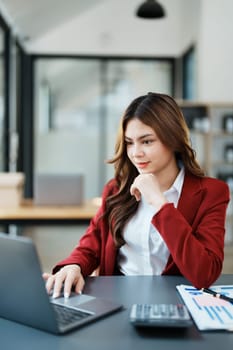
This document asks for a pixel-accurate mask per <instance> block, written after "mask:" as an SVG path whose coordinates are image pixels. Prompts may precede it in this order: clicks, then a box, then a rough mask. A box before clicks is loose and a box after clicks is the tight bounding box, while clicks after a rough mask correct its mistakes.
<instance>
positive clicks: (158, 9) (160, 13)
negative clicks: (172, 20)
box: [136, 0, 165, 18]
mask: <svg viewBox="0 0 233 350" xmlns="http://www.w3.org/2000/svg"><path fill="white" fill-rule="evenodd" d="M136 15H137V16H138V17H141V18H162V17H164V16H165V11H164V9H163V7H162V6H161V5H160V4H159V3H158V2H157V1H155V0H146V1H144V2H143V3H142V4H141V5H140V6H139V7H138V9H137V12H136Z"/></svg>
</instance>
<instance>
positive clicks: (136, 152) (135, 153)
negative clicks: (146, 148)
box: [132, 144, 143, 157]
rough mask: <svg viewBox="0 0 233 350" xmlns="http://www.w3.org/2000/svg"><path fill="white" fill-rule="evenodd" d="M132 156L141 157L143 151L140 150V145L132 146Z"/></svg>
mask: <svg viewBox="0 0 233 350" xmlns="http://www.w3.org/2000/svg"><path fill="white" fill-rule="evenodd" d="M132 155H133V156H134V157H139V156H141V155H143V149H142V147H141V145H137V144H135V145H134V146H133V149H132Z"/></svg>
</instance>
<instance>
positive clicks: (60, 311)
mask: <svg viewBox="0 0 233 350" xmlns="http://www.w3.org/2000/svg"><path fill="white" fill-rule="evenodd" d="M52 305H53V308H54V311H55V315H56V319H57V321H58V324H60V325H61V326H66V325H69V324H71V323H76V322H77V321H81V320H83V319H84V318H86V317H88V316H91V314H90V313H88V312H85V311H80V310H74V309H71V308H68V307H63V306H61V305H57V304H52Z"/></svg>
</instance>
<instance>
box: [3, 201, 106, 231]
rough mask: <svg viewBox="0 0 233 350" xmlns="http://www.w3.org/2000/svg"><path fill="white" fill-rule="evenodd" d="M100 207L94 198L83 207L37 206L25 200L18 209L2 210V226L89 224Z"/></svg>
mask: <svg viewBox="0 0 233 350" xmlns="http://www.w3.org/2000/svg"><path fill="white" fill-rule="evenodd" d="M99 206H100V199H99V198H94V199H92V200H90V201H87V202H86V203H85V204H84V205H81V206H56V207H54V206H35V205H33V201H32V200H24V201H23V203H22V205H20V206H18V207H8V208H7V207H6V208H0V225H1V224H7V225H9V224H33V223H37V224H40V223H46V224H47V223H50V222H51V223H52V222H64V223H67V224H68V223H77V222H88V221H89V220H90V219H91V218H92V217H93V216H94V215H95V213H96V211H97V209H98V208H99Z"/></svg>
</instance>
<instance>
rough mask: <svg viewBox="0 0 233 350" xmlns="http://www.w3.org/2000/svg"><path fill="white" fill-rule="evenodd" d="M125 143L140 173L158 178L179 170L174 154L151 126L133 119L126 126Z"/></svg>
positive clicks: (131, 159) (129, 155)
mask: <svg viewBox="0 0 233 350" xmlns="http://www.w3.org/2000/svg"><path fill="white" fill-rule="evenodd" d="M125 143H126V149H127V155H128V157H129V159H130V161H131V162H132V163H133V164H134V166H135V167H136V168H137V169H138V171H139V173H152V174H154V175H156V176H158V175H161V174H165V173H166V172H167V171H170V170H174V167H176V168H177V165H176V159H175V156H174V153H173V152H172V151H171V150H170V149H169V148H168V147H167V146H165V145H164V144H163V143H162V142H161V141H160V140H159V138H158V137H157V135H156V133H155V131H154V130H153V129H152V128H151V127H150V126H148V125H146V124H144V123H142V122H141V121H140V120H139V119H137V118H134V119H131V120H130V121H129V122H128V124H127V126H126V130H125Z"/></svg>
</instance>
